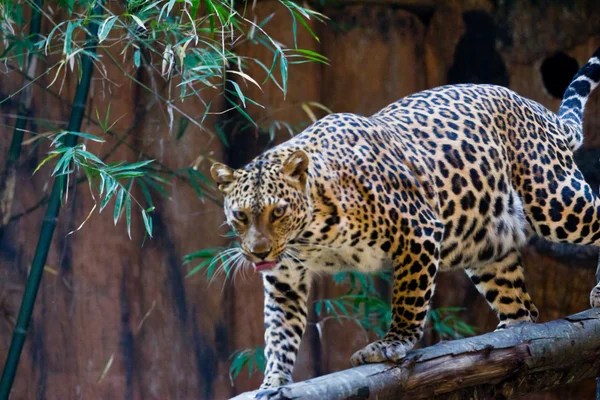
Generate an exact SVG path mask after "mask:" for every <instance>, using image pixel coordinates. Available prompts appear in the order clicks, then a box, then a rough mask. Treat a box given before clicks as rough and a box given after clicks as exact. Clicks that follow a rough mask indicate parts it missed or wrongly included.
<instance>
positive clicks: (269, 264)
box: [254, 261, 277, 272]
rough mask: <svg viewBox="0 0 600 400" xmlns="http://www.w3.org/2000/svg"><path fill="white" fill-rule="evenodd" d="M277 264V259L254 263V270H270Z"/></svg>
mask: <svg viewBox="0 0 600 400" xmlns="http://www.w3.org/2000/svg"><path fill="white" fill-rule="evenodd" d="M276 265H277V263H276V262H275V261H261V262H257V263H254V270H255V271H256V272H260V271H268V270H270V269H273V268H275V266H276Z"/></svg>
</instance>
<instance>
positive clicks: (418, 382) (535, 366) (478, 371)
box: [234, 308, 600, 400]
mask: <svg viewBox="0 0 600 400" xmlns="http://www.w3.org/2000/svg"><path fill="white" fill-rule="evenodd" d="M599 355H600V309H597V308H596V309H591V310H587V311H584V312H582V313H579V314H575V315H572V316H569V317H566V318H564V319H559V320H555V321H551V322H547V323H544V324H522V325H519V326H515V327H512V328H508V329H505V330H501V331H496V332H492V333H488V334H485V335H481V336H475V337H471V338H467V339H460V340H453V341H448V342H442V343H438V344H436V345H434V346H431V347H427V348H424V349H419V350H415V351H411V352H409V353H408V356H407V357H406V358H405V359H404V360H403V362H402V363H401V364H399V365H393V364H370V365H363V366H360V367H357V368H351V369H348V370H345V371H340V372H336V373H333V374H330V375H326V376H322V377H319V378H315V379H310V380H308V381H305V382H299V383H294V384H291V385H288V386H285V387H282V388H280V389H279V390H278V391H277V393H276V394H272V395H271V396H270V397H268V398H269V399H323V400H325V399H337V400H341V399H380V400H382V399H411V400H417V399H432V398H442V399H464V398H469V399H489V398H512V397H514V396H518V395H521V394H524V393H531V392H537V391H541V390H546V389H549V388H552V387H555V386H559V385H562V384H565V383H572V382H578V381H582V380H585V379H592V378H594V377H595V376H596V375H597V373H598V371H599V370H600V357H598V356H599ZM255 393H256V392H248V393H244V394H241V395H239V396H237V397H235V398H234V399H235V400H246V399H252V398H254V394H255ZM265 398H267V397H265Z"/></svg>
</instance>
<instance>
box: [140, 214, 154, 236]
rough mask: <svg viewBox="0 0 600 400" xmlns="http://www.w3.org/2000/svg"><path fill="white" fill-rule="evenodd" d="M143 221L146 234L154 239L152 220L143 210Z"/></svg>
mask: <svg viewBox="0 0 600 400" xmlns="http://www.w3.org/2000/svg"><path fill="white" fill-rule="evenodd" d="M142 219H143V220H144V226H145V227H146V232H148V235H149V236H150V237H152V218H151V217H150V216H149V215H148V213H147V212H146V210H143V209H142Z"/></svg>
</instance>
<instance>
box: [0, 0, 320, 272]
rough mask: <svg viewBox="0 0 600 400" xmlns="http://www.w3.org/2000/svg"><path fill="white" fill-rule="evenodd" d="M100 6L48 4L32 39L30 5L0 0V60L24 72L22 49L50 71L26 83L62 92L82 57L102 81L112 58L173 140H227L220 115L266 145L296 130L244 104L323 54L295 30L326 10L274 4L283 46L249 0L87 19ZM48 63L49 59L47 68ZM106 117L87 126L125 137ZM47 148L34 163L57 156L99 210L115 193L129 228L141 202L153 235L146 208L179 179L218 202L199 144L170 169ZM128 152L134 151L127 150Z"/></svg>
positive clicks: (114, 5)
mask: <svg viewBox="0 0 600 400" xmlns="http://www.w3.org/2000/svg"><path fill="white" fill-rule="evenodd" d="M97 4H99V3H98V0H77V1H76V0H61V1H59V2H58V3H57V4H52V5H46V6H45V9H43V10H41V11H42V13H41V14H42V18H43V19H44V20H45V21H46V25H48V26H50V28H49V29H48V31H47V32H46V33H44V34H39V35H37V36H35V37H31V38H30V37H28V34H27V33H26V28H27V26H28V23H29V21H27V20H26V19H25V18H24V17H23V15H24V14H25V12H24V8H25V7H29V8H31V9H37V7H38V5H37V3H35V2H34V1H33V0H27V1H26V2H14V1H11V0H0V17H1V18H0V40H1V42H2V45H1V50H0V52H1V56H0V60H1V61H2V63H3V64H4V65H6V66H8V67H9V68H12V69H21V70H22V71H23V73H27V72H25V71H24V69H25V62H26V59H27V55H28V54H30V53H32V54H35V55H37V56H38V57H39V58H41V59H44V60H45V61H46V63H47V66H48V68H46V69H45V72H43V73H41V74H40V75H39V76H35V77H29V79H30V82H29V83H27V84H26V85H25V87H26V86H29V85H32V84H34V83H36V82H38V81H39V80H40V78H42V77H43V76H45V75H48V77H49V78H48V79H49V80H50V83H49V85H48V86H47V88H45V90H46V91H47V92H51V93H53V94H54V95H55V96H57V97H59V96H60V94H61V92H62V88H63V84H64V81H65V77H66V76H67V75H68V74H72V73H74V72H75V73H77V74H80V73H81V71H80V70H79V69H80V66H81V57H82V56H83V55H87V56H89V57H91V58H92V59H93V60H94V67H95V69H96V71H97V73H98V75H99V76H100V77H101V78H102V80H103V83H102V85H103V86H102V87H105V85H108V86H110V85H111V84H112V83H113V82H112V81H111V79H110V78H109V76H108V73H107V70H108V69H107V67H108V66H109V65H110V64H112V65H114V66H116V67H117V68H119V69H120V70H121V71H122V72H123V74H124V76H126V77H127V78H129V79H130V80H131V81H132V83H134V84H136V85H139V86H140V87H141V88H142V89H143V90H144V91H146V92H148V93H150V94H151V95H152V96H153V98H154V101H155V102H157V103H159V104H161V105H162V106H163V107H164V108H166V111H167V112H166V115H167V119H168V121H167V123H168V126H169V128H170V131H171V132H172V133H174V134H173V136H174V137H175V140H180V139H181V138H182V137H183V135H184V134H185V132H186V131H189V130H190V129H189V127H190V126H195V127H197V128H200V129H201V130H202V131H204V132H207V133H208V134H210V135H215V136H216V137H218V138H219V139H220V140H221V141H222V142H223V144H224V145H225V146H228V145H229V143H228V140H227V134H225V132H226V127H225V124H226V123H227V122H228V121H231V118H229V117H227V115H228V114H231V113H234V114H235V115H241V116H243V117H244V118H245V120H246V127H245V129H255V130H258V131H259V132H261V133H265V134H268V135H269V137H270V140H271V141H272V140H273V139H274V136H275V133H276V131H278V130H286V131H289V132H290V133H293V132H297V131H298V130H299V129H300V128H301V127H299V126H298V127H292V126H291V125H290V124H288V123H287V122H285V121H279V120H276V119H275V118H266V119H263V120H261V121H255V120H254V119H253V118H252V117H251V115H250V114H249V113H248V112H247V111H245V109H246V108H247V107H248V106H249V105H250V104H253V105H256V106H259V107H262V106H261V105H260V104H259V103H257V102H256V101H255V100H253V99H250V98H249V97H248V96H247V95H246V93H245V92H247V87H249V86H255V87H258V88H261V87H262V86H263V85H264V84H266V83H267V82H273V83H274V84H275V85H276V86H277V87H278V88H279V89H280V90H281V91H283V93H284V95H285V93H286V92H287V86H288V84H287V81H288V77H289V73H290V66H291V65H293V64H300V63H305V62H319V63H327V59H326V58H325V57H323V56H321V55H320V54H318V53H315V52H313V51H310V50H306V49H302V48H300V47H298V40H297V35H298V28H301V29H303V30H306V31H307V32H308V33H309V34H310V35H311V36H313V38H314V39H315V40H318V37H317V36H316V35H315V33H314V32H313V30H312V29H311V28H310V25H309V24H308V22H307V21H310V20H317V21H324V19H325V16H323V15H322V14H320V13H318V12H316V11H314V10H312V9H310V8H308V7H304V6H301V5H299V4H297V3H294V2H292V1H288V0H280V1H279V4H280V6H281V11H277V12H282V13H287V14H289V16H290V22H291V26H290V28H291V31H292V34H293V43H290V44H289V46H288V45H285V44H284V43H282V42H280V41H279V40H277V39H275V38H273V37H271V36H270V35H269V34H268V33H267V30H268V28H269V26H268V24H269V22H270V21H271V20H272V19H273V17H274V15H275V13H272V14H270V15H268V16H267V17H266V18H264V19H262V20H257V18H256V15H254V14H253V4H252V3H250V2H245V1H244V2H239V1H237V2H236V1H234V0H207V1H205V2H200V1H199V0H156V1H155V0H126V1H124V2H107V3H105V6H104V16H102V17H97V16H93V15H92V13H91V12H90V11H91V9H92V8H93V7H94V6H96V5H97ZM53 16H54V17H53ZM90 21H95V22H96V23H97V24H98V35H97V41H98V46H97V49H98V51H97V53H92V52H89V51H88V48H89V45H90V42H89V40H88V39H86V33H88V31H87V26H88V24H89V22H90ZM242 46H245V47H248V46H259V47H263V48H265V49H267V50H268V51H269V52H270V53H271V55H272V59H271V62H270V63H267V64H265V63H263V62H262V61H261V60H260V59H258V58H254V57H250V56H245V55H243V54H241V53H240V52H239V50H240V48H242ZM114 49H118V53H119V54H120V56H121V57H122V58H121V59H117V58H116V56H115V54H116V52H115V51H114ZM50 60H53V61H52V63H50V64H48V62H49V61H50ZM132 67H133V68H132ZM251 67H255V69H256V67H258V68H259V70H262V71H263V72H264V76H261V77H258V76H251V73H250V68H251ZM140 68H144V69H145V70H147V71H148V72H149V73H150V74H151V78H150V82H151V83H149V84H146V83H144V82H142V81H140V80H139V79H137V77H136V74H135V73H134V72H135V69H140ZM160 81H162V82H163V83H162V84H163V85H164V86H163V87H167V88H168V90H167V91H166V92H165V91H164V90H162V89H161V88H160V85H159V82H160ZM23 89H24V87H23V88H21V89H19V90H18V91H16V92H15V93H12V94H10V95H9V96H7V97H6V98H4V99H2V100H0V104H1V103H3V102H5V101H7V100H9V99H10V98H12V97H14V96H16V95H17V94H18V93H20V92H21V91H22V90H23ZM55 89H56V91H57V92H56V91H55ZM164 93H166V94H164ZM191 97H194V98H196V99H198V100H200V101H201V103H202V104H203V105H204V109H203V110H202V109H201V110H199V112H200V115H199V117H198V116H197V115H189V114H187V113H186V112H184V111H183V110H182V109H181V108H180V107H179V105H178V104H179V103H180V102H181V101H183V100H185V99H188V98H191ZM219 99H225V100H226V101H227V102H228V103H229V106H230V108H228V109H227V110H225V111H223V110H220V109H218V110H215V106H214V104H215V103H220V101H219ZM310 107H317V108H319V107H320V108H321V109H324V107H323V106H321V105H319V104H318V103H311V105H310ZM109 114H110V107H109V109H108V110H107V112H106V115H105V116H104V117H101V116H100V115H99V113H98V111H97V110H96V115H95V117H96V118H95V119H94V121H93V122H94V123H96V124H97V125H98V126H100V128H101V129H102V131H103V132H105V133H107V134H110V135H111V136H113V137H115V138H119V137H120V138H119V139H118V144H117V145H116V146H115V148H116V147H118V146H120V145H121V144H123V142H124V139H123V136H120V135H118V134H116V133H114V131H113V129H114V126H115V124H116V122H117V121H118V120H119V119H120V118H121V117H122V116H118V118H116V119H112V120H111V118H110V117H109ZM211 114H220V115H221V114H222V115H224V118H221V121H222V122H219V123H217V124H216V125H214V126H210V125H207V124H206V118H207V117H208V116H209V115H211ZM39 124H40V126H46V127H47V128H49V129H51V130H52V131H53V132H54V133H51V134H50V135H47V136H50V137H55V138H60V137H62V136H63V135H64V131H63V130H62V129H61V128H60V127H56V126H52V123H49V121H45V120H41V121H39ZM70 133H72V134H75V135H77V136H80V137H81V138H83V139H85V140H91V141H95V142H98V141H101V142H103V141H104V140H95V139H94V138H92V137H91V135H89V134H87V133H83V132H70ZM96 139H97V138H96ZM38 143H39V142H36V145H37V144H38ZM126 145H128V144H126ZM128 146H129V147H132V146H130V145H128ZM50 147H51V149H50V151H49V153H48V155H47V157H45V158H44V159H43V161H42V164H41V165H43V164H46V163H49V162H56V163H57V164H56V165H55V166H54V168H53V174H54V175H59V174H62V175H70V174H72V173H75V172H78V171H82V172H83V174H84V176H85V177H86V178H88V179H90V188H91V187H92V182H91V181H92V180H96V181H97V182H96V183H95V185H94V186H95V188H96V189H95V191H94V190H93V191H92V196H94V193H96V194H98V195H99V196H100V198H99V200H98V205H99V207H100V210H103V209H104V208H105V207H106V205H107V204H108V202H109V201H110V200H111V199H112V198H114V199H115V214H114V221H115V223H116V222H118V221H119V220H120V217H121V215H123V214H125V216H126V218H125V219H126V221H127V223H126V226H127V230H128V232H129V234H130V229H131V228H130V227H131V225H130V221H131V206H132V203H133V204H135V205H137V206H138V207H139V208H140V213H141V216H142V220H143V222H144V226H145V229H146V232H147V233H148V234H151V231H152V219H151V216H150V212H151V210H153V207H154V202H153V200H152V196H153V195H155V194H159V195H161V196H164V197H169V193H168V186H169V185H170V183H171V181H172V180H173V179H179V180H181V181H183V182H185V183H186V184H188V185H189V186H190V187H192V188H193V189H194V191H195V192H196V194H197V195H198V198H199V199H200V200H201V201H204V200H205V198H209V199H211V200H216V198H215V196H214V195H212V194H211V193H213V190H214V187H213V184H212V182H211V180H210V179H208V177H207V176H205V175H204V174H203V173H202V172H201V171H200V169H199V167H200V166H201V164H202V163H203V162H204V163H205V162H207V160H210V159H211V158H210V156H209V155H208V154H206V153H207V151H206V150H205V149H201V150H200V155H199V156H198V158H197V159H196V160H195V161H194V162H193V164H192V165H191V166H189V167H186V168H182V169H178V170H175V171H173V170H170V169H169V168H168V167H166V166H164V165H160V166H159V165H157V166H156V167H155V168H151V167H150V166H149V165H148V164H149V163H150V159H151V158H149V157H147V156H145V155H144V156H142V157H140V159H139V160H138V161H137V162H136V163H132V164H125V163H123V164H121V163H118V164H107V163H106V162H105V161H104V159H103V158H106V157H100V156H99V155H95V154H92V153H91V152H90V151H89V150H87V149H86V148H85V146H84V145H79V146H76V147H75V148H73V149H66V148H64V147H62V146H61V145H60V140H57V141H53V142H52V143H51V146H50ZM113 150H114V149H113ZM132 150H134V151H136V153H138V154H141V152H139V151H138V150H137V149H135V148H133V147H132ZM109 155H110V153H109ZM107 156H108V155H107ZM155 164H156V163H155ZM41 165H40V166H41ZM74 181H76V179H71V182H74ZM77 181H81V180H77ZM134 185H137V187H139V189H140V190H141V192H142V193H143V196H144V199H145V205H144V206H142V205H141V203H140V202H138V201H136V200H135V198H133V197H132V196H131V193H132V189H133V187H134ZM67 194H68V193H67ZM94 200H95V198H94ZM80 228H81V227H80ZM130 235H131V234H130ZM207 265H208V264H207Z"/></svg>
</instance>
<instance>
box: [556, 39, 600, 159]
mask: <svg viewBox="0 0 600 400" xmlns="http://www.w3.org/2000/svg"><path fill="white" fill-rule="evenodd" d="M598 83H600V48H599V49H598V50H596V52H595V53H594V55H593V56H592V58H590V60H589V61H588V62H587V63H586V64H585V65H584V66H583V67H582V68H581V69H580V70H579V72H577V74H576V75H575V77H574V78H573V80H572V81H571V84H570V85H569V87H568V88H567V90H566V91H565V95H564V96H563V99H562V102H561V103H560V108H559V109H558V118H559V119H560V120H561V121H562V122H563V123H564V124H565V134H566V135H567V141H568V143H569V148H570V149H571V150H573V151H575V150H577V149H578V148H579V147H580V146H581V144H582V143H583V111H584V109H585V103H586V102H587V99H588V97H589V95H590V93H592V90H594V88H596V86H598Z"/></svg>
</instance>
